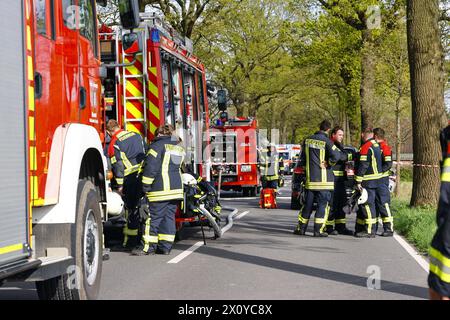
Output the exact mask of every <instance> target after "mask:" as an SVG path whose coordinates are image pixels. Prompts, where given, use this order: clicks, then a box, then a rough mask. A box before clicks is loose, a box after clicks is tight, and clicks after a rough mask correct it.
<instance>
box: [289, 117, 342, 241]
mask: <svg viewBox="0 0 450 320" xmlns="http://www.w3.org/2000/svg"><path fill="white" fill-rule="evenodd" d="M330 129H331V123H330V122H329V121H327V120H325V121H323V122H322V123H321V124H320V131H318V132H317V133H315V134H314V135H312V136H311V137H309V138H307V139H306V140H305V142H304V143H303V148H302V150H303V152H302V154H301V159H300V165H301V166H303V167H305V168H306V184H305V189H306V200H305V204H304V206H303V209H302V210H301V212H300V214H299V216H298V220H299V222H298V226H297V228H296V229H295V230H294V234H297V235H305V233H306V229H307V227H308V222H309V219H310V217H311V214H312V211H313V205H314V202H317V210H316V214H315V220H314V236H315V237H328V233H326V232H324V230H325V226H326V221H327V219H328V215H329V212H330V202H331V198H332V192H333V189H334V175H333V170H332V168H331V166H334V165H335V164H336V162H337V161H338V160H339V159H340V157H341V153H340V151H339V149H338V148H337V147H336V146H334V145H333V143H332V142H331V141H330V139H329V138H328V133H329V131H330Z"/></svg>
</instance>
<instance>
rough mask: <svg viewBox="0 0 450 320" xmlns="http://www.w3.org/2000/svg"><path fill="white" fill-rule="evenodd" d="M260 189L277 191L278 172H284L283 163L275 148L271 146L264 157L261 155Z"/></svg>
mask: <svg viewBox="0 0 450 320" xmlns="http://www.w3.org/2000/svg"><path fill="white" fill-rule="evenodd" d="M261 162H262V164H261V165H260V168H261V176H262V178H261V180H262V188H263V189H266V188H270V189H275V190H277V189H278V185H279V181H280V172H283V171H284V161H283V159H282V158H280V157H279V154H278V152H277V149H276V147H275V146H274V145H273V144H271V145H269V147H268V149H267V153H266V154H265V155H261Z"/></svg>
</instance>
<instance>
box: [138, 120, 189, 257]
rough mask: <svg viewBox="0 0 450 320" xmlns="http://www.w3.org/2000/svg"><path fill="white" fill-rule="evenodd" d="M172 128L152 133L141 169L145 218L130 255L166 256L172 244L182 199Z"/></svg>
mask: <svg viewBox="0 0 450 320" xmlns="http://www.w3.org/2000/svg"><path fill="white" fill-rule="evenodd" d="M173 132H174V129H173V127H172V126H171V125H165V126H162V127H160V128H158V130H157V131H156V138H155V140H154V141H153V143H152V144H151V145H150V146H149V151H148V153H147V157H146V158H145V162H144V166H143V169H142V190H143V191H144V193H145V197H146V202H147V203H146V204H147V208H148V211H147V216H145V217H143V220H144V222H143V224H142V229H143V231H142V233H143V236H142V242H141V244H140V245H139V246H137V247H136V248H135V249H134V250H133V251H132V255H135V256H143V255H150V254H155V253H156V254H164V255H169V254H170V251H171V250H172V246H173V243H174V242H175V233H176V227H175V213H176V211H177V208H178V206H179V204H180V202H181V201H182V200H183V182H182V179H181V169H180V168H181V164H182V163H183V161H184V158H185V151H184V149H183V147H182V146H180V145H179V143H178V141H179V140H178V138H176V137H174V136H173Z"/></svg>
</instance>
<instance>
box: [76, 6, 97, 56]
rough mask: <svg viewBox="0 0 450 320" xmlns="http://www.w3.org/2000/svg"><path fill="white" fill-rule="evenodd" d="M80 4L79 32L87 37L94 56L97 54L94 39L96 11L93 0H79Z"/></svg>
mask: <svg viewBox="0 0 450 320" xmlns="http://www.w3.org/2000/svg"><path fill="white" fill-rule="evenodd" d="M79 5H80V34H81V35H82V36H84V37H85V38H86V39H88V40H89V41H90V42H91V44H92V48H93V49H94V53H95V56H97V39H96V36H95V34H96V25H95V24H96V21H97V18H96V12H95V6H94V0H79Z"/></svg>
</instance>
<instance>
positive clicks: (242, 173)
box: [210, 118, 260, 197]
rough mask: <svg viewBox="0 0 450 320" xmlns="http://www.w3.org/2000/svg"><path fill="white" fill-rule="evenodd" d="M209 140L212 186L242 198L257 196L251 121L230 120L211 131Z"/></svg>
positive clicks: (254, 135) (254, 130)
mask: <svg viewBox="0 0 450 320" xmlns="http://www.w3.org/2000/svg"><path fill="white" fill-rule="evenodd" d="M210 136H211V159H212V180H213V181H214V183H215V185H216V186H217V187H219V188H220V189H221V190H225V191H227V190H233V191H238V192H240V191H242V192H243V195H244V196H251V197H254V196H256V194H257V193H258V191H259V185H260V173H259V170H258V167H257V165H258V152H257V148H258V123H257V121H256V120H255V119H253V118H235V119H229V120H227V121H226V122H223V123H222V122H221V123H220V124H219V125H216V126H214V127H211V133H210ZM219 175H220V176H221V184H220V186H219V185H218V180H219Z"/></svg>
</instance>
